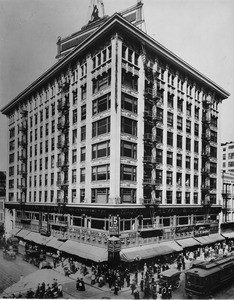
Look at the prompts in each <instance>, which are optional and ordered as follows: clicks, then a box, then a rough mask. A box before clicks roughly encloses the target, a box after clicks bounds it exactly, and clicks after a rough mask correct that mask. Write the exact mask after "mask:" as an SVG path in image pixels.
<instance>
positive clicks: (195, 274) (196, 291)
mask: <svg viewBox="0 0 234 300" xmlns="http://www.w3.org/2000/svg"><path fill="white" fill-rule="evenodd" d="M232 279H234V256H233V255H231V256H227V257H218V258H216V259H213V260H211V261H203V262H198V263H196V264H194V266H192V268H191V269H189V270H187V271H186V273H185V292H186V294H187V296H188V297H193V296H198V297H204V296H209V295H211V294H212V293H213V292H215V291H216V290H218V289H220V288H222V287H223V286H224V285H225V284H226V283H228V282H230V281H231V280H232Z"/></svg>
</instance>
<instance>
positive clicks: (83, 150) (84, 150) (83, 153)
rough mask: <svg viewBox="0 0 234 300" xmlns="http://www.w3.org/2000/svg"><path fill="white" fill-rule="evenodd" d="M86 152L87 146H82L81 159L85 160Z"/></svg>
mask: <svg viewBox="0 0 234 300" xmlns="http://www.w3.org/2000/svg"><path fill="white" fill-rule="evenodd" d="M85 154H86V148H85V147H82V148H80V161H81V162H82V161H85Z"/></svg>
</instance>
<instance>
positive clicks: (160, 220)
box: [2, 1, 229, 249]
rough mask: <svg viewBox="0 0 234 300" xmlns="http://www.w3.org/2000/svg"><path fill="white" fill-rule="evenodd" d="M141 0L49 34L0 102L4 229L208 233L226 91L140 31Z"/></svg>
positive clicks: (128, 239) (156, 235)
mask: <svg viewBox="0 0 234 300" xmlns="http://www.w3.org/2000/svg"><path fill="white" fill-rule="evenodd" d="M141 9H142V3H141V2H139V1H138V4H137V5H136V7H134V8H132V9H129V10H126V11H125V13H121V14H117V13H116V14H114V15H113V16H111V17H103V18H101V19H100V18H98V19H95V20H94V21H93V22H90V23H89V24H88V25H87V26H85V27H84V28H82V30H81V31H79V32H78V33H76V34H73V35H72V36H70V37H67V38H65V39H60V40H59V41H58V43H57V45H58V52H57V58H59V60H58V62H57V63H56V64H55V65H54V66H52V67H51V68H50V69H49V70H48V71H47V72H46V73H44V74H43V75H42V76H41V77H39V78H38V79H37V80H36V81H35V82H33V83H32V84H31V85H30V86H29V87H28V88H27V89H25V90H24V91H23V92H22V93H21V94H20V95H18V96H17V97H16V98H15V99H13V100H12V101H11V102H10V103H9V104H8V105H7V106H5V107H4V108H3V109H2V113H3V114H5V115H6V116H7V117H8V119H9V140H8V144H9V148H8V150H9V152H8V153H9V156H8V158H9V161H8V176H7V199H6V204H5V206H6V229H7V231H8V232H10V231H11V230H12V229H14V228H24V229H27V230H29V231H33V232H37V233H39V232H41V233H42V232H46V233H47V235H50V236H53V237H55V238H61V237H63V238H66V239H68V240H71V241H76V242H79V243H83V244H86V245H90V246H91V245H95V246H97V247H100V248H104V249H105V248H106V247H107V241H108V238H109V237H110V236H112V235H117V236H118V237H119V238H120V240H121V247H122V249H125V248H129V247H132V248H134V247H136V246H138V245H143V244H152V243H154V244H155V243H158V242H163V241H170V240H175V239H182V238H187V237H194V236H201V235H204V234H212V233H217V232H218V225H219V218H218V217H217V216H218V214H219V213H220V211H221V209H222V203H221V201H222V197H221V191H222V182H221V176H220V174H219V173H218V172H219V169H220V164H221V162H220V159H219V155H218V152H219V147H218V145H219V131H218V129H219V111H218V107H219V104H220V103H221V102H222V101H223V100H224V99H226V98H227V97H228V96H229V94H228V93H227V92H226V91H225V90H224V89H222V88H221V87H219V86H218V85H217V84H215V83H214V82H212V81H211V80H209V79H208V78H207V77H205V76H204V75H202V74H201V73H199V72H198V71H197V70H195V69H194V68H192V67H191V66H190V65H188V64H187V63H185V62H184V61H183V60H182V59H180V58H179V57H177V56H176V55H174V54H173V53H172V52H170V51H169V50H168V49H166V48H164V47H163V46H162V45H160V44H159V43H157V41H155V40H154V39H152V38H151V37H150V36H148V35H147V34H146V33H144V32H143V31H142V30H141V29H140V28H138V25H140V24H141Z"/></svg>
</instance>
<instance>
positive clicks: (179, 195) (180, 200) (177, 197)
mask: <svg viewBox="0 0 234 300" xmlns="http://www.w3.org/2000/svg"><path fill="white" fill-rule="evenodd" d="M181 203H182V192H176V204H181Z"/></svg>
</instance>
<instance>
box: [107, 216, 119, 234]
mask: <svg viewBox="0 0 234 300" xmlns="http://www.w3.org/2000/svg"><path fill="white" fill-rule="evenodd" d="M109 235H110V236H119V216H111V222H110V227H109Z"/></svg>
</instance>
